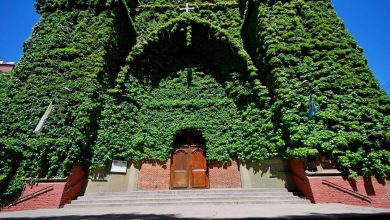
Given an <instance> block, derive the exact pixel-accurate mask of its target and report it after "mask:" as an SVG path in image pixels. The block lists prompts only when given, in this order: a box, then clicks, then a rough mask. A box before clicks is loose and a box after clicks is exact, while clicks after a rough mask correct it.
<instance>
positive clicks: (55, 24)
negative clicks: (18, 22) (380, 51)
mask: <svg viewBox="0 0 390 220" xmlns="http://www.w3.org/2000/svg"><path fill="white" fill-rule="evenodd" d="M35 6H36V9H37V11H38V12H39V13H40V14H41V15H42V17H41V20H40V21H39V22H38V24H36V26H35V27H34V29H33V33H32V35H31V37H30V38H29V39H28V40H27V41H26V42H25V44H24V54H23V56H22V58H21V60H20V62H19V64H18V65H17V67H16V69H15V70H14V72H13V76H12V77H10V78H9V79H6V80H7V83H4V85H5V88H6V90H5V91H4V92H3V93H2V96H1V97H0V98H1V100H0V102H1V104H3V105H2V106H5V107H4V108H2V109H0V111H1V118H0V120H1V121H0V122H1V123H0V126H1V127H0V132H1V133H0V145H1V146H3V148H2V152H1V153H2V154H4V155H7V156H6V158H7V159H6V160H4V161H3V162H1V163H2V164H1V165H2V166H1V167H4V168H0V169H2V174H1V175H2V178H1V179H0V183H1V185H2V188H1V190H0V191H1V193H2V194H4V195H15V194H16V193H17V190H15V189H21V188H22V186H23V183H24V181H25V179H35V180H37V181H38V182H39V181H40V180H41V179H42V178H64V177H66V176H67V175H69V173H70V171H71V170H72V167H73V166H74V165H78V166H80V167H83V168H84V170H85V171H86V173H87V176H88V178H87V179H88V180H86V182H85V193H94V192H121V191H122V192H126V191H132V190H155V189H172V190H174V189H198V188H199V189H208V188H240V187H242V188H278V187H280V188H287V189H288V190H290V191H301V192H302V193H303V194H304V195H305V196H307V197H310V195H311V196H312V197H310V199H311V200H312V201H313V202H315V199H314V197H313V193H312V192H311V194H310V193H307V192H306V188H305V186H304V185H305V184H303V183H302V181H306V182H310V180H307V179H306V180H305V178H308V177H307V176H305V175H306V174H304V173H305V170H306V171H307V172H309V173H310V172H312V173H317V174H318V173H322V174H320V176H324V175H326V173H328V174H329V172H330V174H331V176H335V175H336V176H340V178H341V179H342V178H344V180H345V181H348V180H347V179H350V180H352V179H357V178H360V177H361V176H366V177H373V178H374V177H376V178H377V179H378V180H379V182H380V181H382V180H383V181H385V179H386V178H388V176H389V174H390V151H389V150H388V146H389V142H390V135H389V134H390V130H389V127H390V126H389V125H390V116H389V112H390V99H389V97H388V96H387V95H386V94H385V92H384V91H381V90H380V89H379V84H378V82H377V80H376V79H375V78H374V76H373V74H372V72H371V71H370V69H369V68H368V66H367V61H366V59H365V58H364V56H363V52H362V49H361V48H360V47H359V46H357V45H356V42H355V41H354V39H353V38H352V36H351V35H350V34H349V33H348V32H347V30H346V29H345V27H344V24H343V22H342V21H341V20H340V19H339V18H338V17H337V15H336V14H335V12H334V9H333V7H332V5H331V3H330V1H329V0H320V1H312V0H283V1H282V0H277V1H270V0H194V1H192V2H191V3H190V4H189V3H187V2H186V1H182V0H166V1H165V0H164V1H163V0H161V1H148V0H112V1H107V0H97V1H77V0H76V1H70V0H58V1H51V0H37V1H36V3H35ZM302 82H304V83H302ZM309 97H310V99H309ZM309 101H310V105H309V106H308V102H309ZM47 106H51V107H50V111H49V108H48V107H47ZM51 108H52V109H51ZM45 110H46V113H45ZM308 112H309V116H308ZM42 115H46V116H45V117H42ZM43 118H44V119H43ZM40 120H41V122H42V123H40V124H41V126H37V124H38V122H39V121H40ZM34 128H36V129H35V131H34ZM297 161H301V162H297ZM302 161H303V162H302ZM323 170H327V171H324V172H322V171H323ZM328 171H329V172H328ZM302 172H303V173H302ZM317 174H313V175H314V176H316V175H317ZM302 175H303V176H302ZM317 176H318V175H317ZM340 181H341V180H340ZM385 182H386V181H385ZM386 183H387V182H386ZM313 184H314V183H313ZM319 184H322V183H319ZM339 184H341V183H339ZM3 186H4V187H3ZM389 193H390V192H386V193H384V194H383V195H387V194H389ZM4 198H6V197H4ZM2 202H5V201H2Z"/></svg>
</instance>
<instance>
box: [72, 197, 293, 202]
mask: <svg viewBox="0 0 390 220" xmlns="http://www.w3.org/2000/svg"><path fill="white" fill-rule="evenodd" d="M297 199H299V198H296V197H293V196H289V197H286V196H271V197H256V196H252V197H251V196H241V197H238V196H236V197H233V196H218V197H179V198H168V197H166V198H151V197H149V198H126V199H117V198H104V199H93V200H92V199H91V200H74V201H73V202H72V203H73V204H82V203H85V202H88V203H106V202H119V203H120V202H139V201H143V202H148V201H150V202H154V201H165V200H172V201H178V202H179V201H182V202H186V201H187V200H198V201H199V200H200V201H206V200H208V201H217V200H297Z"/></svg>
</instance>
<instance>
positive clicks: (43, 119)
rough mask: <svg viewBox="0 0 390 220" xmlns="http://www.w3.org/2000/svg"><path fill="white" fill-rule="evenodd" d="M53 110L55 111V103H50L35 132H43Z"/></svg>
mask: <svg viewBox="0 0 390 220" xmlns="http://www.w3.org/2000/svg"><path fill="white" fill-rule="evenodd" d="M53 109H54V106H53V102H50V105H49V106H48V107H47V109H46V111H45V114H43V116H42V118H41V120H39V123H38V125H37V127H36V128H35V129H34V132H40V131H41V130H42V128H43V125H44V124H45V121H46V119H47V117H49V114H50V113H51V112H52V111H53Z"/></svg>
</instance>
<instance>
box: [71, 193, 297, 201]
mask: <svg viewBox="0 0 390 220" xmlns="http://www.w3.org/2000/svg"><path fill="white" fill-rule="evenodd" d="M226 195H228V196H231V197H241V196H250V197H277V196H282V197H283V196H288V195H290V196H291V195H292V193H288V192H284V193H276V192H263V193H194V194H187V193H186V194H158V193H157V194H131V193H124V194H114V195H90V194H88V195H85V196H80V197H79V198H78V200H94V199H105V198H116V199H132V198H134V199H139V198H181V197H184V198H189V197H191V198H195V197H209V198H210V197H221V196H222V197H223V196H226Z"/></svg>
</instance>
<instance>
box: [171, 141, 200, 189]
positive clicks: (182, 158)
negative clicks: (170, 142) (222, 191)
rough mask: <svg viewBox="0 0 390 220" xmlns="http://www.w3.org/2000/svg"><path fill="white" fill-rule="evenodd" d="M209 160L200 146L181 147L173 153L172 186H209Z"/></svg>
mask: <svg viewBox="0 0 390 220" xmlns="http://www.w3.org/2000/svg"><path fill="white" fill-rule="evenodd" d="M207 187H208V175H207V161H206V158H205V156H204V152H203V150H202V149H201V148H200V147H196V146H191V147H188V146H186V147H184V146H183V147H180V148H179V149H177V150H176V151H175V152H174V154H173V155H172V167H171V188H173V189H175V188H207Z"/></svg>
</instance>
